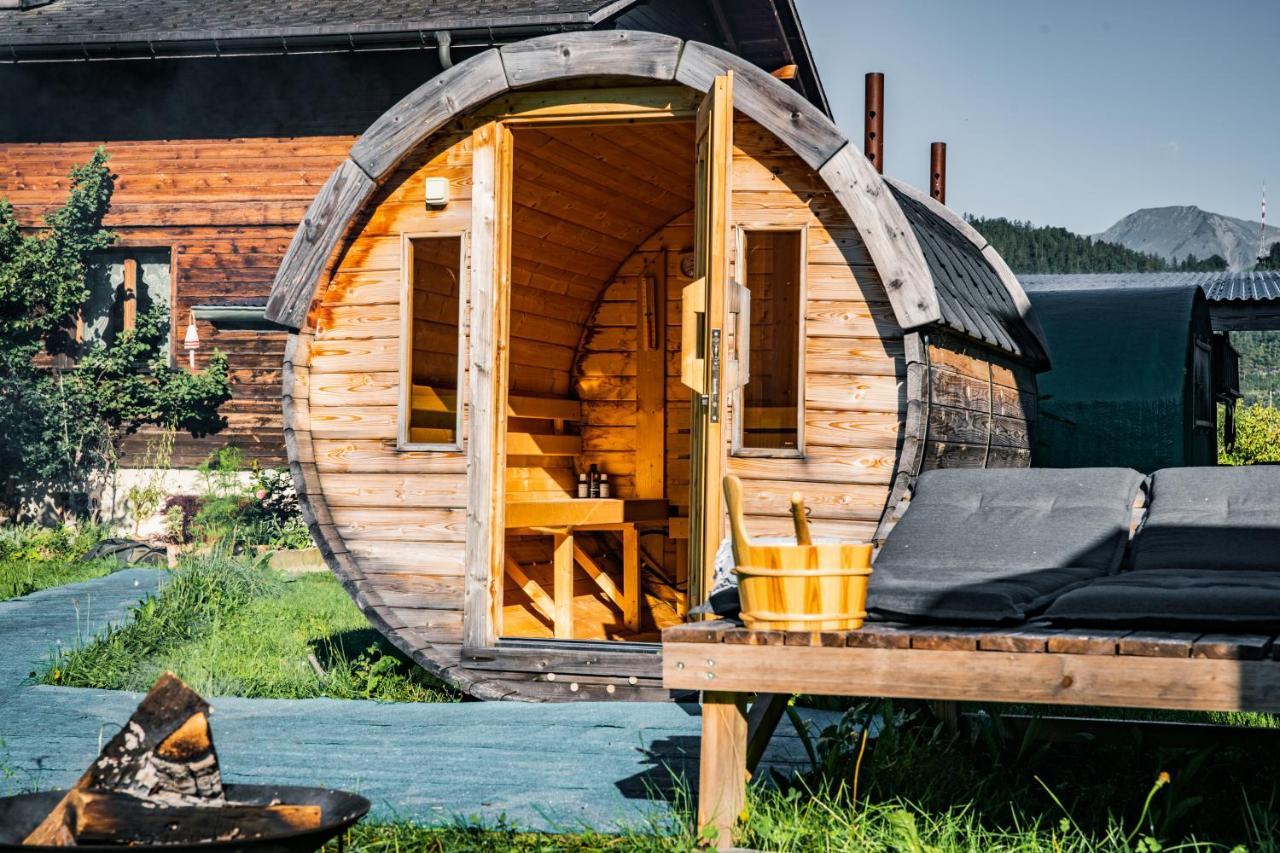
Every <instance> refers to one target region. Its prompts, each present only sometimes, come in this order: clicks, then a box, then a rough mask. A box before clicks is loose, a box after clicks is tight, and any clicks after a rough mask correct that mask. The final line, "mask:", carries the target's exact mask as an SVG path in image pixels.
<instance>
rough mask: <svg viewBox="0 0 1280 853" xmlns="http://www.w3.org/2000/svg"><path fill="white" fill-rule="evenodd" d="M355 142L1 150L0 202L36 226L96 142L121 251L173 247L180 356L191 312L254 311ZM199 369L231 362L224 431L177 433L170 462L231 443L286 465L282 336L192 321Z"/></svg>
mask: <svg viewBox="0 0 1280 853" xmlns="http://www.w3.org/2000/svg"><path fill="white" fill-rule="evenodd" d="M351 141H352V137H350V136H345V135H340V136H318V137H309V138H304V139H294V138H279V137H270V138H237V139H196V140H191V139H188V140H180V141H179V140H174V141H163V140H159V141H147V140H135V141H119V140H117V141H107V142H45V143H19V142H5V143H0V197H8V198H9V200H10V201H11V202H12V203H13V205H14V208H15V210H16V212H17V215H18V220H19V223H20V224H21V225H23V226H24V227H27V228H37V227H40V226H41V225H42V224H43V221H42V217H43V215H44V214H45V213H46V212H48V211H49V210H50V209H52V208H55V207H57V206H58V205H60V204H61V203H62V202H63V201H65V199H66V196H67V191H68V190H69V189H70V180H69V179H68V177H67V175H68V173H69V172H70V170H71V168H72V166H74V165H77V164H81V163H84V162H86V161H87V160H88V159H89V157H90V156H92V154H93V151H94V149H95V148H97V146H98V145H100V144H105V145H106V146H107V148H108V152H109V153H110V155H111V160H110V167H111V169H112V171H113V172H114V173H116V174H117V175H118V176H119V177H118V178H117V181H116V192H115V196H114V199H113V202H112V207H111V211H110V213H109V214H108V216H107V219H106V225H107V226H108V227H109V228H111V229H112V230H113V231H114V232H115V233H116V234H117V235H118V238H119V240H118V245H120V246H132V247H161V248H169V249H171V251H172V258H173V273H174V275H173V287H174V290H175V292H176V302H175V303H174V310H173V315H172V316H173V320H174V325H175V326H176V327H177V343H178V347H177V348H176V353H177V357H178V359H180V360H181V361H183V362H185V351H183V350H182V349H181V335H182V333H183V331H184V330H185V328H186V324H187V320H188V317H189V311H190V308H191V306H193V305H201V304H254V303H256V304H262V303H263V302H264V301H265V300H266V297H267V294H268V293H269V292H270V290H271V283H272V280H273V279H274V277H275V273H276V268H277V267H278V266H279V264H280V260H281V259H282V258H283V256H284V252H285V249H286V248H287V247H288V245H289V240H290V239H291V238H292V236H293V232H294V231H295V230H296V228H297V226H298V223H299V222H300V221H301V220H302V217H303V215H304V214H305V212H306V209H307V206H308V205H309V204H310V202H311V199H312V197H313V196H314V195H315V193H316V190H317V189H318V188H319V187H320V185H321V184H323V183H324V181H325V179H326V178H327V177H328V176H329V173H330V172H331V171H333V169H334V167H335V166H336V165H337V164H338V163H340V162H341V161H342V158H343V157H344V156H345V155H346V152H347V149H348V148H349V147H350V145H351ZM199 332H200V341H201V347H202V348H201V349H200V350H199V352H198V354H197V364H198V365H200V364H203V363H205V362H206V361H207V360H208V358H209V356H210V355H211V354H212V353H213V352H214V351H215V350H220V351H222V352H224V353H226V355H227V357H228V360H229V362H230V367H231V382H232V392H233V398H232V400H231V401H230V402H229V403H228V404H227V405H226V406H225V407H224V409H223V414H224V415H225V416H226V418H227V428H226V429H225V430H223V431H222V432H221V433H219V434H217V435H214V436H209V437H206V438H201V439H196V438H192V437H191V436H190V435H180V436H179V437H178V439H177V442H176V446H175V448H174V453H173V459H172V464H173V465H174V466H176V467H190V466H194V465H196V464H198V463H199V462H200V461H201V460H202V459H203V458H204V457H205V456H207V455H208V454H209V453H210V452H211V451H212V450H214V449H216V448H218V447H222V446H224V445H226V444H228V443H231V444H235V445H237V446H239V447H241V448H242V449H243V451H244V454H245V456H246V458H247V459H249V460H251V461H257V462H260V463H261V464H263V465H276V466H281V465H284V464H285V463H286V461H287V460H286V459H285V453H284V440H283V435H282V433H281V416H280V371H281V363H282V358H283V354H284V346H285V339H286V335H285V334H284V333H283V332H262V331H240V330H229V329H217V328H214V327H213V326H211V325H210V324H208V323H205V322H201V323H200V324H199ZM147 438H148V434H147V433H145V432H144V433H142V434H140V435H138V436H135V437H132V438H130V439H129V440H127V441H126V444H125V455H124V459H123V462H124V464H125V465H126V466H127V465H128V464H130V462H131V461H140V460H141V459H142V457H143V455H144V450H145V444H146V441H147Z"/></svg>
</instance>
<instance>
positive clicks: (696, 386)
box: [680, 278, 707, 394]
mask: <svg viewBox="0 0 1280 853" xmlns="http://www.w3.org/2000/svg"><path fill="white" fill-rule="evenodd" d="M680 301H681V308H680V316H681V322H680V382H681V384H683V385H685V386H687V387H688V388H690V389H692V390H693V391H694V392H696V393H698V394H705V393H707V357H706V352H705V348H706V343H705V341H704V340H703V337H702V331H703V318H704V317H705V316H706V313H707V280H706V278H699V279H697V280H696V281H694V282H692V283H690V284H687V285H685V288H684V290H683V291H681V299H680Z"/></svg>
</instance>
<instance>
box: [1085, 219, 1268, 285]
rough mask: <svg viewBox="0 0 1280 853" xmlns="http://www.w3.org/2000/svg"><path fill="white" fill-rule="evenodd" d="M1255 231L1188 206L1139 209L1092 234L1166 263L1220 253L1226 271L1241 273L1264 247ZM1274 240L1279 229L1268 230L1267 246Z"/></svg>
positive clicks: (1253, 224)
mask: <svg viewBox="0 0 1280 853" xmlns="http://www.w3.org/2000/svg"><path fill="white" fill-rule="evenodd" d="M1261 227H1262V223H1260V222H1250V221H1249V220H1247V219H1237V218H1235V217H1234V216H1224V215H1222V214H1221V213H1210V212H1209V211H1207V210H1201V209H1200V208H1198V207H1196V206H1194V205H1185V206H1179V207H1145V208H1143V209H1142V210H1135V211H1134V212H1133V213H1130V214H1129V215H1128V216H1126V217H1124V218H1123V219H1121V220H1120V221H1119V222H1117V223H1116V224H1115V225H1112V226H1111V227H1110V228H1108V229H1107V230H1106V231H1103V232H1102V233H1101V234H1096V235H1094V239H1096V240H1105V241H1107V242H1108V243H1119V244H1120V245H1121V246H1125V247H1126V248H1129V249H1133V250H1134V251H1137V252H1143V253H1146V254H1152V255H1159V256H1160V257H1162V258H1165V259H1166V260H1168V261H1170V262H1176V261H1181V260H1184V259H1185V258H1186V257H1187V255H1195V256H1196V257H1197V258H1207V257H1209V256H1210V255H1221V256H1222V257H1224V258H1226V259H1227V263H1228V265H1229V266H1230V268H1231V269H1233V270H1241V269H1246V268H1248V267H1251V266H1253V264H1254V262H1255V261H1256V259H1257V258H1258V256H1259V255H1260V254H1263V252H1262V251H1261V250H1262V249H1263V248H1264V247H1262V246H1259V245H1258V243H1259V240H1258V234H1259V230H1260V229H1261ZM1277 241H1280V228H1272V227H1270V226H1268V228H1267V233H1266V237H1265V242H1266V244H1267V246H1270V245H1271V243H1273V242H1277Z"/></svg>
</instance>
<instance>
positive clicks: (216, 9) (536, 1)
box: [0, 0, 636, 58]
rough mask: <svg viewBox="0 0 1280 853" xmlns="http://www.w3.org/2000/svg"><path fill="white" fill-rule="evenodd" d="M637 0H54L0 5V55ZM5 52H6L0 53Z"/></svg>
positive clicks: (442, 25)
mask: <svg viewBox="0 0 1280 853" xmlns="http://www.w3.org/2000/svg"><path fill="white" fill-rule="evenodd" d="M635 2H636V0H447V2H440V0H432V1H431V2H424V0H218V2H198V0H109V2H108V0H53V2H51V3H48V4H47V5H43V6H38V7H36V8H33V9H26V10H0V54H3V53H9V52H10V51H13V53H14V55H15V56H16V55H17V51H16V50H15V49H16V48H20V47H24V46H44V47H52V46H54V45H85V46H86V47H91V46H93V45H99V44H118V43H121V42H131V43H136V42H141V43H152V44H157V45H164V44H166V43H173V42H196V41H205V40H209V39H218V40H220V41H237V40H255V39H274V40H275V41H276V42H277V43H278V42H279V40H280V39H281V38H285V39H288V38H300V39H305V38H309V37H310V38H318V37H334V36H339V37H343V38H346V37H352V38H358V37H363V38H376V37H379V36H386V35H390V34H404V33H415V32H417V31H422V32H425V33H428V34H429V33H430V32H431V31H433V30H485V29H488V28H495V29H507V28H513V27H514V28H518V27H530V28H549V27H554V28H583V27H590V26H592V25H595V24H597V23H599V22H600V21H602V20H603V19H605V18H607V17H609V16H611V15H614V14H616V13H617V12H619V11H621V10H622V9H625V8H627V7H629V6H632V5H634V3H635ZM4 58H8V57H4Z"/></svg>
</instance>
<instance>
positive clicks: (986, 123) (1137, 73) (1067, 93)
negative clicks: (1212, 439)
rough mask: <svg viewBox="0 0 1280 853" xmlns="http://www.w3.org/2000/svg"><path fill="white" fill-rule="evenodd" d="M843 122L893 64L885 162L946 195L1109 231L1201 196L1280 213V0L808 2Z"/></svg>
mask: <svg viewBox="0 0 1280 853" xmlns="http://www.w3.org/2000/svg"><path fill="white" fill-rule="evenodd" d="M796 3H797V5H798V7H799V9H800V18H801V21H802V23H803V24H804V27H805V32H806V34H807V36H808V38H809V44H810V47H811V48H812V50H813V54H814V58H815V61H816V62H817V64H818V71H819V73H820V74H821V76H822V80H823V84H824V86H825V88H826V92H827V98H828V100H829V101H830V102H831V107H832V111H833V113H834V114H835V118H836V121H837V123H838V124H839V125H840V126H841V128H842V129H844V131H845V132H846V134H847V135H848V136H849V137H850V138H851V139H855V140H859V141H861V139H862V101H863V85H864V83H863V79H864V75H865V74H866V73H867V72H868V71H882V72H884V74H885V111H884V112H885V122H886V126H885V134H884V144H885V153H884V162H885V170H886V172H887V173H888V174H891V175H893V176H895V177H897V178H901V179H903V180H906V181H907V182H909V183H912V184H915V185H917V186H920V187H924V186H926V184H927V180H928V171H929V143H930V142H933V141H935V140H941V141H945V142H946V143H947V204H948V206H950V207H952V208H954V209H956V210H959V211H963V212H967V213H973V214H977V215H982V216H1006V217H1009V218H1011V219H1025V220H1030V221H1032V222H1034V223H1036V224H1038V225H1060V226H1064V227H1066V228H1069V229H1071V230H1072V231H1076V232H1078V233H1082V234H1093V233H1097V232H1100V231H1103V230H1105V229H1106V228H1107V227H1109V226H1110V225H1111V224H1113V223H1114V222H1115V221H1116V220H1118V219H1120V218H1121V217H1122V216H1124V215H1125V214H1127V213H1131V212H1132V211H1134V210H1137V209H1138V208H1142V207H1160V206H1164V205H1179V204H1194V205H1198V206H1199V207H1202V208H1204V209H1205V210H1210V211H1213V212H1215V213H1224V214H1228V215H1230V216H1238V217H1241V218H1243V219H1249V220H1257V219H1258V213H1259V211H1258V208H1259V202H1260V198H1261V194H1262V184H1263V182H1264V181H1265V182H1266V184H1267V187H1268V189H1269V195H1270V196H1271V200H1272V204H1271V216H1270V218H1269V223H1268V224H1280V0H1216V2H1204V0H1111V1H1110V2H1104V1H1103V0H875V2H866V0H796Z"/></svg>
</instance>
